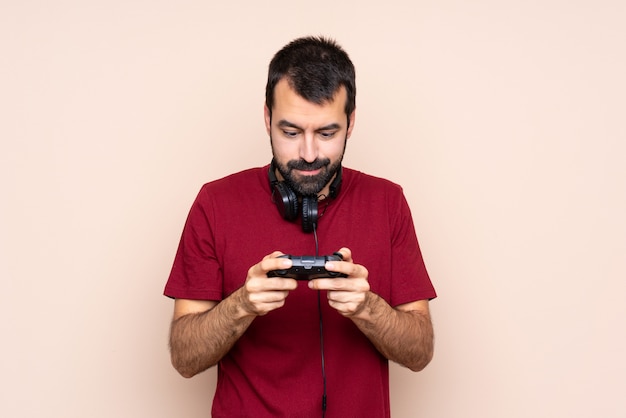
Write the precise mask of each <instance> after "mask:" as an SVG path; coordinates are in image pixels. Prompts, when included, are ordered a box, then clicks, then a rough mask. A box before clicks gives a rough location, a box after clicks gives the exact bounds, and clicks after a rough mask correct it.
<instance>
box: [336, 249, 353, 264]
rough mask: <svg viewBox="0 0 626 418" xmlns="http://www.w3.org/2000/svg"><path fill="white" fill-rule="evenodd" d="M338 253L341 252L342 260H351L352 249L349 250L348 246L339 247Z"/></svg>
mask: <svg viewBox="0 0 626 418" xmlns="http://www.w3.org/2000/svg"><path fill="white" fill-rule="evenodd" d="M337 252H338V253H339V254H341V257H342V258H343V261H347V262H349V263H351V262H352V251H350V249H349V248H346V247H342V248H341V249H339V251H337Z"/></svg>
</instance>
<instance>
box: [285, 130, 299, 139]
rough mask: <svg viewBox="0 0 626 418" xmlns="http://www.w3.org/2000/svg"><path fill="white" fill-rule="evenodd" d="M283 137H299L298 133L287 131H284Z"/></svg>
mask: <svg viewBox="0 0 626 418" xmlns="http://www.w3.org/2000/svg"><path fill="white" fill-rule="evenodd" d="M283 135H284V136H285V137H287V138H295V137H297V136H298V131H287V130H284V129H283Z"/></svg>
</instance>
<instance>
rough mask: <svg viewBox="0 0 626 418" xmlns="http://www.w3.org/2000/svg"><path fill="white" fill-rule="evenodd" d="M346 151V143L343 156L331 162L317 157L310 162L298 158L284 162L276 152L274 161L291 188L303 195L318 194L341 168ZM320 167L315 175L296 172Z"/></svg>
mask: <svg viewBox="0 0 626 418" xmlns="http://www.w3.org/2000/svg"><path fill="white" fill-rule="evenodd" d="M346 142H347V141H346ZM272 152H273V147H272ZM344 152H345V144H344V150H343V152H342V153H341V156H340V157H339V159H338V160H337V161H335V162H331V161H330V159H329V158H322V159H319V158H316V159H315V160H314V161H312V162H310V163H309V162H307V161H305V160H303V159H298V160H290V161H287V163H286V164H283V162H281V161H278V160H277V159H276V156H275V154H274V161H275V163H276V168H277V169H278V172H279V173H280V174H281V176H282V177H283V179H284V181H285V183H287V185H288V186H289V187H290V188H291V190H293V191H294V192H296V193H297V194H299V195H301V196H316V195H318V194H319V192H321V191H322V190H323V189H324V187H326V185H327V184H328V183H330V181H331V180H332V178H333V177H334V176H335V174H337V172H338V171H339V169H340V168H341V161H342V160H343V154H344ZM318 169H319V170H320V172H319V173H317V174H314V175H308V176H303V175H300V174H297V173H294V170H302V171H313V170H318Z"/></svg>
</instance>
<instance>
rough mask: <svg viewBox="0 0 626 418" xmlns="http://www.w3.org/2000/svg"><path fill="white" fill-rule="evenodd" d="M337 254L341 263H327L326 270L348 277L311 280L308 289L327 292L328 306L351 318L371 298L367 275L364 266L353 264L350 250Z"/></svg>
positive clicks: (346, 249) (343, 249) (342, 250)
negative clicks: (341, 259) (340, 258)
mask: <svg viewBox="0 0 626 418" xmlns="http://www.w3.org/2000/svg"><path fill="white" fill-rule="evenodd" d="M339 252H340V253H341V255H342V256H343V261H329V262H327V263H326V266H325V267H326V270H328V271H336V272H339V273H344V274H346V275H347V276H348V277H347V278H341V277H338V278H332V279H330V278H329V279H323V278H322V279H315V280H311V281H310V282H309V287H310V288H311V289H316V290H327V291H328V294H327V296H328V304H329V305H330V306H331V307H333V308H334V309H336V310H337V311H338V312H339V313H340V314H342V315H343V316H347V317H353V316H357V315H358V314H359V313H361V312H362V311H363V309H364V308H365V306H366V304H367V301H368V299H369V298H370V296H371V293H370V285H369V282H368V280H367V277H368V275H369V273H368V271H367V269H366V268H365V267H364V266H362V265H360V264H355V263H354V262H353V260H352V252H351V251H350V249H348V248H342V249H341V250H339Z"/></svg>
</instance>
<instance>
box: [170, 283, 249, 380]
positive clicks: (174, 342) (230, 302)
mask: <svg viewBox="0 0 626 418" xmlns="http://www.w3.org/2000/svg"><path fill="white" fill-rule="evenodd" d="M240 293H241V292H240V291H237V292H235V293H233V294H232V295H231V296H229V297H228V298H226V299H224V300H222V301H221V302H220V303H218V304H217V305H215V307H213V308H212V309H210V310H208V311H206V312H200V313H193V314H187V315H183V316H181V317H180V318H177V319H175V320H174V321H172V326H171V330H170V353H171V360H172V365H173V366H174V368H175V369H176V370H177V371H178V372H179V373H180V374H181V375H182V376H184V377H192V376H194V375H196V374H198V373H200V372H203V371H204V370H206V369H208V368H210V367H212V366H214V365H215V364H217V362H219V361H220V360H221V358H222V357H224V355H226V353H228V351H229V350H230V349H231V348H232V346H233V345H234V344H235V342H236V341H237V340H238V339H239V337H241V335H242V334H243V333H244V332H245V331H246V329H248V327H249V326H250V323H251V322H252V321H253V320H254V315H250V314H248V313H247V312H246V311H244V310H243V309H242V308H241V306H242V305H241V302H240V301H239V299H240Z"/></svg>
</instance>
